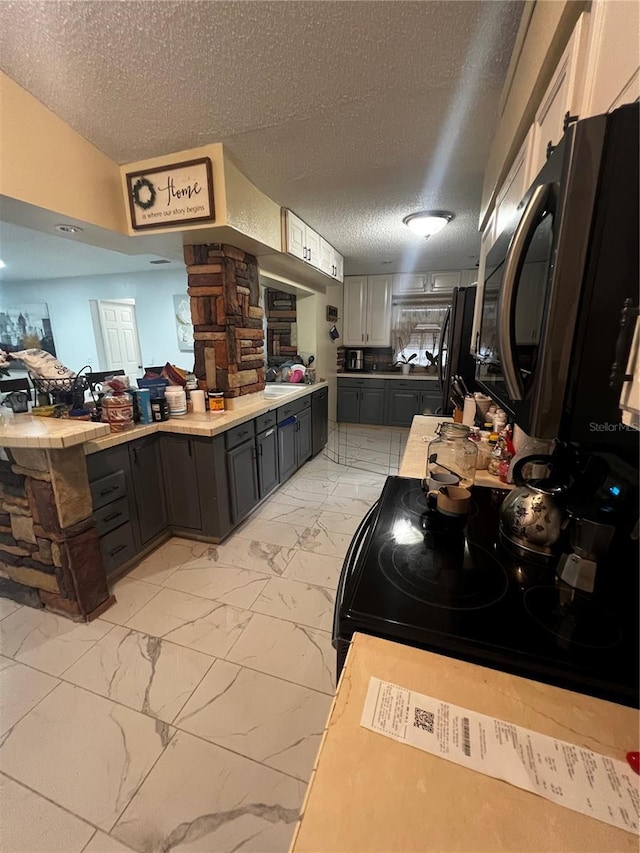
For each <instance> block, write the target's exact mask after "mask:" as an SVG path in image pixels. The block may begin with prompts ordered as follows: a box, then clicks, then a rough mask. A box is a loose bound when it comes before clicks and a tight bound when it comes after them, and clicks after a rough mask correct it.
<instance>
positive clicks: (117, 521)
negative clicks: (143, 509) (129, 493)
mask: <svg viewBox="0 0 640 853" xmlns="http://www.w3.org/2000/svg"><path fill="white" fill-rule="evenodd" d="M93 517H94V518H95V520H96V527H97V530H98V536H104V535H105V533H108V532H109V531H110V530H115V528H116V527H120V525H121V524H124V523H125V521H129V502H128V500H127V499H126V497H125V498H120V499H119V500H117V501H113V503H110V504H105V506H103V507H100V509H97V510H96V511H95V512H94V514H93Z"/></svg>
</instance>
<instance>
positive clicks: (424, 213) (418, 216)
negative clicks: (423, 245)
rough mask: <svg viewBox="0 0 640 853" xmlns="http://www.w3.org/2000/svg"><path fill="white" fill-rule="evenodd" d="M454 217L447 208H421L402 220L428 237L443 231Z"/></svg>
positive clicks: (415, 230)
mask: <svg viewBox="0 0 640 853" xmlns="http://www.w3.org/2000/svg"><path fill="white" fill-rule="evenodd" d="M452 219H453V213H448V212H447V211H446V210H420V211H418V213H411V214H409V216H405V218H404V219H403V220H402V221H403V222H404V224H405V225H406V226H407V228H410V229H411V230H412V231H414V232H415V233H416V234H419V235H420V237H424V238H425V239H426V238H427V237H432V236H433V235H434V234H437V233H438V231H442V229H443V228H444V226H445V225H446V224H447V223H448V222H451V220H452Z"/></svg>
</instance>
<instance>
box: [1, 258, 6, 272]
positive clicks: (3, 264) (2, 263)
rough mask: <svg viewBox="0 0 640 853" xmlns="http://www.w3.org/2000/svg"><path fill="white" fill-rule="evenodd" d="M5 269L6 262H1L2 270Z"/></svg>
mask: <svg viewBox="0 0 640 853" xmlns="http://www.w3.org/2000/svg"><path fill="white" fill-rule="evenodd" d="M5 267H6V264H5V262H4V261H2V260H0V270H2V269H4V268H5Z"/></svg>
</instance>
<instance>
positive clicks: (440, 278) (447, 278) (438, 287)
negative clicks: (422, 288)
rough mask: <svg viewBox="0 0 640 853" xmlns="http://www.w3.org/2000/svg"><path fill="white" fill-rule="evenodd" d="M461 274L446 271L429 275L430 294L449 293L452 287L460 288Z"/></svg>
mask: <svg viewBox="0 0 640 853" xmlns="http://www.w3.org/2000/svg"><path fill="white" fill-rule="evenodd" d="M461 281H462V273H461V272H460V270H447V271H446V272H432V273H431V288H430V289H431V292H432V293H450V292H451V291H452V290H453V288H454V287H460V282H461Z"/></svg>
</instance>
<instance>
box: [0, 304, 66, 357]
mask: <svg viewBox="0 0 640 853" xmlns="http://www.w3.org/2000/svg"><path fill="white" fill-rule="evenodd" d="M0 349H3V350H5V351H6V352H17V351H19V350H23V349H42V350H45V352H50V353H51V355H56V346H55V343H54V340H53V332H52V331H51V320H50V319H49V307H48V305H47V304H46V302H34V303H25V304H24V305H15V306H14V305H8V306H0Z"/></svg>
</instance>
